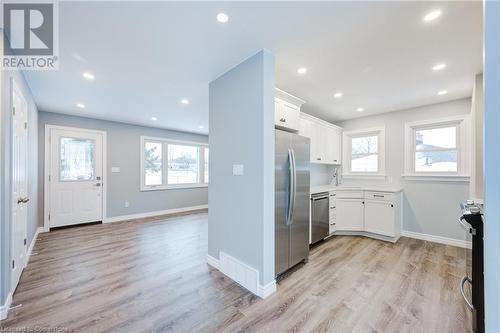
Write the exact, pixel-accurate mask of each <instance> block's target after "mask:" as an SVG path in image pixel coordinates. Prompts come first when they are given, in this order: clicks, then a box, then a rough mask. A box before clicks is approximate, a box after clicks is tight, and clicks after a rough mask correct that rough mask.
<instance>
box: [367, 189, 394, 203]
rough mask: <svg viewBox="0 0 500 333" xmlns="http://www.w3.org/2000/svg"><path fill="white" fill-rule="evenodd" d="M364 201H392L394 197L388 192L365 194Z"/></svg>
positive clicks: (368, 192)
mask: <svg viewBox="0 0 500 333" xmlns="http://www.w3.org/2000/svg"><path fill="white" fill-rule="evenodd" d="M365 199H370V200H383V201H394V200H395V196H394V193H389V192H370V191H366V192H365Z"/></svg>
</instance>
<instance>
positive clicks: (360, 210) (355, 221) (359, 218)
mask: <svg viewBox="0 0 500 333" xmlns="http://www.w3.org/2000/svg"><path fill="white" fill-rule="evenodd" d="M363 206H364V205H363V200H362V199H336V200H335V210H336V216H335V228H336V230H345V231H363V230H364V221H363V220H364V207H363Z"/></svg>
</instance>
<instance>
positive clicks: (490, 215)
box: [484, 1, 500, 333]
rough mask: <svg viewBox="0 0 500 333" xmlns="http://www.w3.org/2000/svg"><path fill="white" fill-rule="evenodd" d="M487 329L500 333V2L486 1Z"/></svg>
mask: <svg viewBox="0 0 500 333" xmlns="http://www.w3.org/2000/svg"><path fill="white" fill-rule="evenodd" d="M484 14H485V16H484V22H485V23H484V40H485V45H484V111H485V112H484V120H485V122H484V198H485V202H484V207H485V213H484V214H485V224H484V308H485V326H486V327H485V331H486V332H489V333H493V332H500V282H499V281H500V260H499V259H498V258H499V255H500V173H499V170H500V144H499V143H500V111H499V109H500V94H499V93H498V92H499V91H500V2H498V1H485V2H484Z"/></svg>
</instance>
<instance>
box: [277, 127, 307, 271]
mask: <svg viewBox="0 0 500 333" xmlns="http://www.w3.org/2000/svg"><path fill="white" fill-rule="evenodd" d="M309 150H310V140H309V138H305V137H303V136H300V135H297V134H294V133H290V132H286V131H282V130H279V129H276V134H275V162H274V163H275V191H276V192H275V207H276V208H275V209H276V211H275V222H274V223H275V257H276V258H275V274H276V275H279V274H281V273H283V272H285V271H286V270H288V269H289V268H291V267H292V266H295V265H296V264H298V263H299V262H301V261H303V260H304V261H307V259H308V257H309V205H310V202H309V169H310V155H309Z"/></svg>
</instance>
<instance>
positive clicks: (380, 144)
mask: <svg viewBox="0 0 500 333" xmlns="http://www.w3.org/2000/svg"><path fill="white" fill-rule="evenodd" d="M370 135H372V136H373V135H376V136H378V141H377V150H378V151H377V155H378V161H377V162H378V168H377V169H378V170H377V172H356V171H352V170H351V158H352V139H353V138H358V137H363V136H370ZM342 139H343V140H342V141H343V149H342V150H343V159H344V161H345V163H344V164H345V169H344V167H343V168H342V177H343V178H363V179H366V178H382V179H384V178H385V177H386V175H385V127H384V126H380V127H371V128H364V129H359V130H352V131H344V132H343V135H342ZM367 155H374V154H367Z"/></svg>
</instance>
